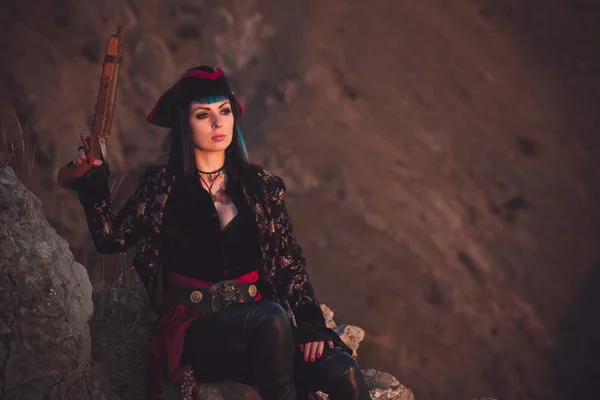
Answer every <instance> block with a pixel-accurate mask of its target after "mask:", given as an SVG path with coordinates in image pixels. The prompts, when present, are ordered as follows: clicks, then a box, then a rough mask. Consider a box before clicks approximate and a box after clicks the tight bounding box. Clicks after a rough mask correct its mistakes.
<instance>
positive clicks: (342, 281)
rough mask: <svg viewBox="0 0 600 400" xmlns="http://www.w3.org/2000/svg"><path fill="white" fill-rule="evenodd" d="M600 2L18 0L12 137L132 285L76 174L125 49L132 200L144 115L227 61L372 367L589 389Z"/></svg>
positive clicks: (78, 246) (69, 230)
mask: <svg viewBox="0 0 600 400" xmlns="http://www.w3.org/2000/svg"><path fill="white" fill-rule="evenodd" d="M498 3H502V4H501V5H499V4H498ZM591 3H592V2H585V1H570V2H568V1H566V0H565V1H562V0H546V1H541V0H510V1H504V2H494V1H491V0H479V1H475V0H455V1H451V2H450V1H446V0H421V1H418V2H416V1H413V2H407V1H391V0H390V1H386V0H376V1H371V2H366V1H357V0H347V1H343V2H341V1H333V0H320V1H316V0H307V1H303V2H278V1H274V0H264V1H256V0H245V1H233V0H223V1H214V0H212V1H209V0H204V1H202V0H173V1H166V0H155V1H150V0H126V1H116V0H104V1H101V2H77V1H74V0H47V1H33V0H20V1H16V0H5V1H4V2H3V3H2V6H0V29H1V31H0V44H1V45H2V49H3V58H4V59H3V62H2V67H1V69H0V74H1V75H0V123H1V124H2V127H3V130H4V132H5V134H6V135H7V136H8V137H10V138H13V139H15V140H20V138H19V131H18V129H17V127H16V123H15V117H14V115H13V109H14V111H15V113H16V115H17V117H18V119H19V120H20V121H21V122H22V123H23V124H27V127H26V128H27V132H29V136H28V139H29V142H30V143H31V148H35V157H34V158H35V165H34V166H33V170H32V172H33V173H32V174H31V177H30V178H29V177H27V184H28V185H29V187H30V188H32V189H33V190H34V192H35V193H37V194H38V196H40V197H41V198H42V199H43V201H44V206H45V209H46V215H47V217H48V219H49V220H50V221H51V223H52V224H53V226H54V227H55V228H56V229H57V230H58V231H59V233H60V234H61V235H63V236H64V237H65V238H66V239H67V240H69V243H70V244H71V247H72V248H73V250H74V252H75V254H76V255H77V257H78V259H79V261H81V262H82V263H84V264H86V265H87V266H88V268H89V269H90V273H91V275H92V277H93V279H95V280H96V281H100V280H101V278H102V276H104V279H112V278H114V275H115V273H114V271H115V268H117V266H118V267H119V268H122V267H123V266H122V264H119V263H123V259H122V258H105V259H99V258H98V257H97V255H95V252H94V251H93V248H92V245H91V243H90V241H89V237H87V236H86V235H84V234H82V233H83V232H85V225H84V224H83V221H82V220H81V212H80V210H79V207H78V204H77V202H76V201H75V199H74V197H73V196H72V195H70V194H68V193H66V192H65V191H62V190H60V189H57V188H56V187H55V186H56V185H55V183H54V181H53V179H54V177H55V176H56V171H57V170H58V168H60V167H61V166H62V165H63V164H64V163H66V161H68V159H69V158H70V157H72V155H73V151H74V149H76V147H77V146H78V143H77V136H78V134H79V132H80V131H81V130H82V129H83V128H84V127H85V126H88V125H89V124H90V122H91V118H92V114H93V106H94V102H95V96H96V90H97V85H98V77H99V74H100V68H101V64H100V62H101V57H102V53H103V51H104V46H105V42H106V38H107V37H108V35H110V34H111V33H113V32H114V31H115V29H116V25H117V24H126V25H127V27H128V28H127V33H126V45H125V47H126V48H125V61H124V66H123V70H122V77H121V81H120V87H119V92H118V104H117V109H116V115H115V119H114V126H113V136H112V137H111V140H110V146H109V151H110V154H111V158H110V162H111V164H112V167H113V175H114V176H115V178H120V177H122V176H123V174H125V178H124V180H123V183H122V184H121V185H120V186H119V189H118V191H117V195H116V201H117V202H119V201H122V199H123V198H124V197H125V196H126V195H127V194H129V193H131V191H132V190H133V187H132V186H131V185H132V184H133V182H135V177H136V176H137V174H139V172H140V171H141V169H142V168H143V167H144V166H145V165H147V164H151V163H154V162H155V161H156V158H157V156H158V154H159V152H160V149H161V147H162V143H163V138H164V134H165V132H164V130H160V129H156V128H152V127H150V126H149V125H148V124H146V123H145V120H144V116H145V114H146V113H147V112H148V111H149V109H150V108H151V107H152V105H153V104H154V101H155V100H156V99H157V97H158V96H159V95H160V93H162V91H163V90H165V89H166V88H167V87H168V86H170V84H171V83H172V82H173V81H174V80H175V79H176V78H177V77H178V76H179V75H180V74H181V73H182V72H183V70H185V69H186V68H188V67H190V66H193V65H198V64H217V65H219V66H221V67H223V68H224V69H225V70H226V72H227V73H228V74H229V75H230V76H231V77H232V83H233V85H234V87H235V88H236V93H238V94H239V95H240V97H241V99H242V101H243V103H244V105H245V107H246V109H247V114H246V116H245V117H244V121H243V123H242V128H243V132H244V134H245V137H246V139H247V141H248V145H249V148H250V152H251V158H252V159H253V161H255V162H258V163H261V164H264V165H266V166H267V167H269V168H271V169H272V170H273V171H274V172H275V173H277V174H280V175H281V176H283V177H284V179H285V181H286V183H287V185H288V188H289V198H288V199H289V208H290V210H291V212H292V214H293V218H294V221H295V226H296V230H297V231H298V237H299V240H300V241H301V244H302V245H303V247H304V249H305V253H306V256H307V258H308V261H309V268H310V270H309V272H310V274H311V277H312V279H313V281H314V285H315V287H316V289H317V290H318V293H319V294H320V296H319V297H320V298H321V300H322V301H323V302H325V303H327V304H328V305H330V306H331V307H332V308H333V309H334V310H335V312H336V321H338V320H339V321H338V322H347V323H354V324H357V325H360V326H361V327H364V328H365V330H366V339H365V341H364V342H363V345H362V347H361V349H362V351H361V353H360V358H359V360H360V361H361V366H362V367H375V368H377V369H380V370H386V371H389V372H391V373H393V374H394V375H396V376H397V377H398V378H399V380H400V381H401V382H402V383H403V384H405V385H406V386H407V387H409V388H411V389H412V390H413V391H414V392H415V395H416V397H417V398H418V399H420V400H430V399H431V400H433V399H441V398H445V399H450V400H459V399H461V400H464V399H470V398H472V397H475V396H476V395H491V396H494V397H497V398H499V399H503V400H504V399H506V400H508V399H511V400H512V399H514V400H519V399H522V400H533V399H543V400H552V399H575V398H580V397H583V398H590V397H589V396H590V394H591V393H592V392H591V390H592V388H593V387H594V385H595V382H596V381H597V380H598V378H600V370H599V367H598V365H597V359H598V356H600V351H599V349H600V345H599V343H598V339H597V338H598V337H600V325H599V323H598V322H597V319H595V318H594V315H595V314H594V311H593V310H595V308H594V307H595V305H597V304H598V302H599V301H600V298H599V295H598V293H599V292H598V287H599V285H600V207H599V200H600V185H598V182H599V178H600V169H599V164H598V162H596V161H595V160H596V158H597V157H598V156H599V155H600V135H599V133H600V132H599V127H600V120H599V119H598V115H599V114H598V110H599V109H600V107H599V106H600V59H599V56H598V54H600V52H598V48H599V45H598V43H599V38H600V29H597V28H595V26H594V22H595V21H597V20H598V16H599V15H600V14H599V13H598V10H597V8H598V7H597V6H592V5H591ZM594 7H595V8H596V9H594ZM26 167H27V166H26ZM24 170H27V171H29V169H28V167H27V168H25V169H24ZM26 175H27V174H26ZM117 185H118V179H117ZM100 267H102V268H100Z"/></svg>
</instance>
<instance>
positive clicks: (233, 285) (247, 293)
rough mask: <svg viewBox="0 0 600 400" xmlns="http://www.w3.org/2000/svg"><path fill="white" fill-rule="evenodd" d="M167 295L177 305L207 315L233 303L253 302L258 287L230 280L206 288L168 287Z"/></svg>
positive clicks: (253, 284)
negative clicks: (183, 305) (188, 307)
mask: <svg viewBox="0 0 600 400" xmlns="http://www.w3.org/2000/svg"><path fill="white" fill-rule="evenodd" d="M167 294H168V295H169V296H170V297H171V298H172V299H173V300H175V301H177V302H178V303H182V304H185V305H187V306H190V307H194V308H196V309H198V310H200V311H202V312H204V313H207V314H209V313H211V312H218V311H220V310H221V309H223V308H225V307H227V306H229V305H231V304H233V303H248V302H251V301H254V299H255V298H256V295H257V294H258V287H257V286H256V284H255V283H240V282H237V281H235V280H231V281H221V282H217V283H215V284H214V285H212V286H210V287H207V288H189V287H185V286H178V285H169V289H168V291H167Z"/></svg>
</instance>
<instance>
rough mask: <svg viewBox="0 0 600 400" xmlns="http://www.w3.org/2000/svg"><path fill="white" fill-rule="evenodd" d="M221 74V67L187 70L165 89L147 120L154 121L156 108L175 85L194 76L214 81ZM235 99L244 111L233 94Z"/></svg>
mask: <svg viewBox="0 0 600 400" xmlns="http://www.w3.org/2000/svg"><path fill="white" fill-rule="evenodd" d="M221 75H223V70H222V69H221V68H217V71H216V72H206V71H199V70H192V71H187V72H186V73H185V74H183V75H181V78H179V79H178V80H177V82H175V84H173V86H171V87H170V88H169V89H167V91H165V92H164V93H163V94H162V95H161V96H160V97H159V99H158V101H157V102H156V104H155V105H154V107H153V108H152V110H151V111H150V113H149V114H148V116H147V117H146V121H147V122H148V123H152V122H151V120H152V117H153V116H154V114H155V113H156V109H157V108H158V105H159V104H160V103H161V102H162V100H163V98H164V97H165V96H166V95H167V94H169V93H171V92H172V91H173V90H174V89H175V87H177V85H179V83H180V82H181V81H182V80H183V79H185V78H188V77H194V78H201V79H210V80H212V81H214V80H216V79H219V78H220V77H221ZM233 97H234V99H235V102H236V103H237V104H238V106H239V107H240V114H243V113H244V107H243V106H242V103H240V101H239V100H238V99H237V97H235V95H234V96H233Z"/></svg>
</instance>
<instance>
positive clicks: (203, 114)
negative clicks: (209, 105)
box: [196, 113, 208, 119]
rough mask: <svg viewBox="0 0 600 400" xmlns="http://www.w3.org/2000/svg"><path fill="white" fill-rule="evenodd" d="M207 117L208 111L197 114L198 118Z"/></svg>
mask: <svg viewBox="0 0 600 400" xmlns="http://www.w3.org/2000/svg"><path fill="white" fill-rule="evenodd" d="M207 117H208V114H207V113H199V114H196V118H198V119H205V118H207Z"/></svg>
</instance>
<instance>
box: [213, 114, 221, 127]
mask: <svg viewBox="0 0 600 400" xmlns="http://www.w3.org/2000/svg"><path fill="white" fill-rule="evenodd" d="M212 126H213V128H214V129H217V128H221V127H222V126H223V121H221V119H220V118H219V117H215V118H214V119H213V121H212Z"/></svg>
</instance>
